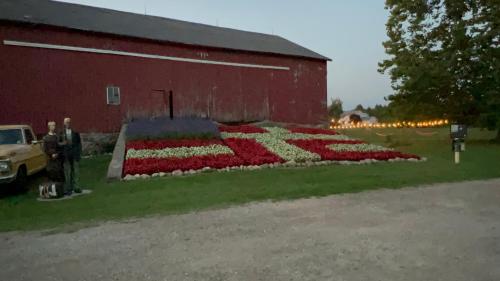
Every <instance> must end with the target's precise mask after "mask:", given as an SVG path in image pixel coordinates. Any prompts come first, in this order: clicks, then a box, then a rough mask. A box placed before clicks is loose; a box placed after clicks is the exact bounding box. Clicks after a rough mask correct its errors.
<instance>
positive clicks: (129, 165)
mask: <svg viewBox="0 0 500 281" xmlns="http://www.w3.org/2000/svg"><path fill="white" fill-rule="evenodd" d="M243 164H244V163H243V161H242V160H241V158H239V157H237V156H235V155H233V154H223V155H203V156H193V157H188V158H175V157H174V158H128V159H126V160H125V166H124V171H123V173H124V174H125V175H137V174H139V175H143V174H146V175H152V174H155V173H161V172H164V173H170V172H174V171H191V170H192V171H196V170H201V169H203V168H205V167H209V168H214V169H220V168H225V167H233V166H241V165H243Z"/></svg>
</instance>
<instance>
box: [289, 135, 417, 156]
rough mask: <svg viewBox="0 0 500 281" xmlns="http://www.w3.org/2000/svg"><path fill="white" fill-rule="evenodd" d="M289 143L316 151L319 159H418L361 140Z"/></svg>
mask: <svg viewBox="0 0 500 281" xmlns="http://www.w3.org/2000/svg"><path fill="white" fill-rule="evenodd" d="M287 142H288V143H290V144H293V145H296V146H298V147H301V148H302V149H304V150H307V151H311V152H314V153H317V154H318V155H320V156H321V160H335V161H360V160H365V159H375V160H389V159H395V158H402V159H420V157H418V156H416V155H412V154H405V153H401V152H397V151H393V150H392V149H388V148H385V147H382V146H378V145H372V144H366V143H363V142H362V141H349V140H347V141H334V140H288V141H287Z"/></svg>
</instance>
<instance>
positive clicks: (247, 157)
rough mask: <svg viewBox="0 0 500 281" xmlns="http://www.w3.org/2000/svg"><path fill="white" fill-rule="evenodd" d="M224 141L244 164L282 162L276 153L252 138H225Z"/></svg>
mask: <svg viewBox="0 0 500 281" xmlns="http://www.w3.org/2000/svg"><path fill="white" fill-rule="evenodd" d="M224 142H225V143H226V144H227V145H228V146H229V148H231V149H232V150H233V151H234V153H235V154H236V156H238V157H240V158H241V159H242V160H243V161H244V162H245V165H262V164H271V163H281V162H284V160H283V159H281V158H280V157H279V156H277V155H276V154H274V153H272V152H270V151H269V150H267V149H266V148H265V147H264V146H263V145H261V144H259V143H257V141H256V140H253V139H238V138H227V139H225V140H224Z"/></svg>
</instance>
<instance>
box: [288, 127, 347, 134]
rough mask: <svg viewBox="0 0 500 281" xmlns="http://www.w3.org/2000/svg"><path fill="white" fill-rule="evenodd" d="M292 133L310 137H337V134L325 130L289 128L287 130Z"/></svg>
mask: <svg viewBox="0 0 500 281" xmlns="http://www.w3.org/2000/svg"><path fill="white" fill-rule="evenodd" d="M287 130H289V131H290V132H292V133H301V134H310V135H338V133H337V132H335V131H333V130H327V129H318V128H304V127H289V128H287Z"/></svg>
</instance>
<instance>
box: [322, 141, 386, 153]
mask: <svg viewBox="0 0 500 281" xmlns="http://www.w3.org/2000/svg"><path fill="white" fill-rule="evenodd" d="M328 148H330V149H331V150H334V151H340V152H348V151H357V152H374V151H392V150H393V149H391V148H386V147H383V146H379V145H374V144H368V143H357V144H344V143H336V144H330V145H328Z"/></svg>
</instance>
